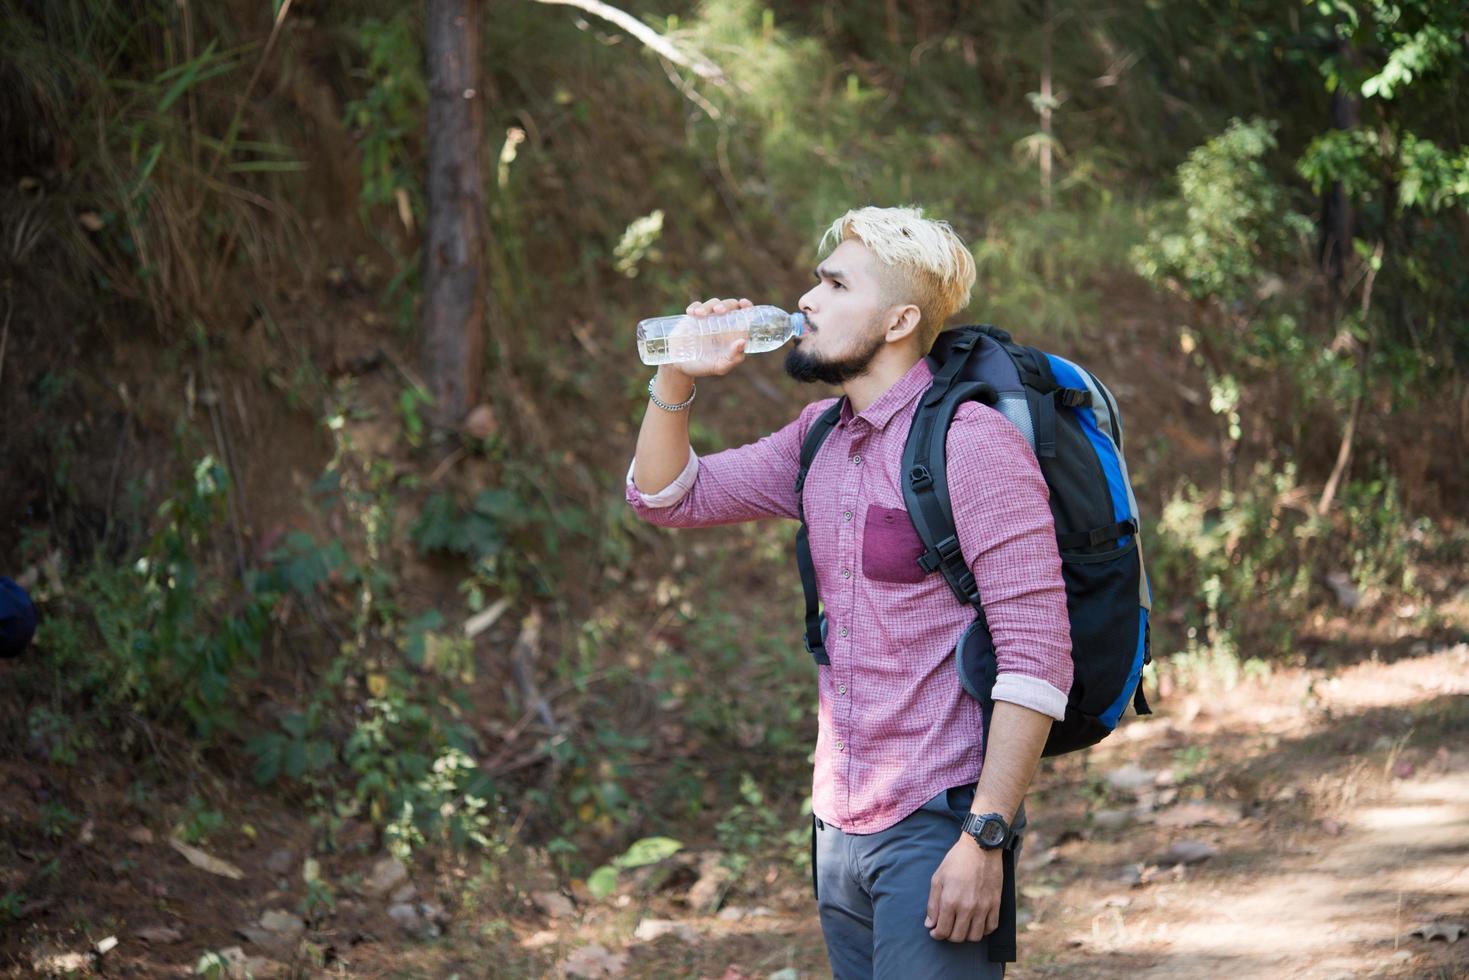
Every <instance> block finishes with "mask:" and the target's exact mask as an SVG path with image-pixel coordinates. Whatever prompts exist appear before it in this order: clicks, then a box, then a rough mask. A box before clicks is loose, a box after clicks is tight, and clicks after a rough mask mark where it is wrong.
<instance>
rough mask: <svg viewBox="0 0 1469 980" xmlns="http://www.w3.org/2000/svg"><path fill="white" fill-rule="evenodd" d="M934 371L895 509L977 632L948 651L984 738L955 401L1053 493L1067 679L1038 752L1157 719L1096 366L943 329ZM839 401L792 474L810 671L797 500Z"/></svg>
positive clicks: (1132, 549) (1130, 532) (818, 643)
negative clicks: (1136, 718)
mask: <svg viewBox="0 0 1469 980" xmlns="http://www.w3.org/2000/svg"><path fill="white" fill-rule="evenodd" d="M929 363H930V366H931V367H932V368H933V370H934V378H933V383H932V384H931V385H930V386H929V388H928V390H927V391H926V392H925V393H924V394H923V396H922V399H923V400H922V402H921V403H920V404H919V407H918V410H917V412H916V413H915V414H914V416H913V426H912V428H911V429H910V430H909V432H908V440H907V443H906V445H905V447H904V451H903V472H904V474H905V478H904V480H903V502H904V504H905V506H906V507H907V509H908V516H909V517H910V519H911V520H912V521H913V526H914V529H915V530H917V532H918V536H919V538H920V539H921V540H922V542H923V546H924V549H925V552H924V554H923V555H922V556H921V557H920V558H919V559H918V564H919V565H920V566H921V567H922V568H923V570H924V571H925V572H928V573H932V572H935V571H937V572H940V573H941V574H942V575H943V576H944V579H945V580H946V581H947V582H948V585H949V588H950V590H951V591H953V593H954V595H955V597H956V598H957V599H958V600H959V601H960V602H963V603H965V604H967V605H972V606H973V607H974V610H975V621H974V623H973V625H971V626H970V627H969V628H968V629H967V630H966V631H965V633H964V635H963V636H962V637H960V639H959V641H958V642H957V643H956V644H955V668H956V670H957V671H958V673H959V680H960V683H961V685H962V686H963V688H964V690H965V691H966V692H968V693H969V695H970V696H972V697H974V698H975V699H976V700H978V701H979V702H980V705H981V706H982V707H983V709H984V719H985V735H986V736H988V734H989V715H990V710H991V709H992V707H993V700H992V699H991V697H990V693H991V691H992V689H993V687H994V682H995V675H996V670H997V665H996V661H995V649H994V643H993V642H992V641H991V639H990V634H989V625H988V623H987V622H986V620H985V614H984V607H983V606H982V605H981V603H980V595H979V589H978V587H977V586H976V584H975V581H974V575H973V574H972V573H971V572H970V571H969V567H968V565H967V563H966V562H965V561H964V556H963V555H962V554H961V553H960V549H959V538H958V534H957V532H956V531H955V528H954V515H953V509H952V507H951V505H950V501H949V491H948V477H947V472H948V470H947V465H946V452H945V436H946V435H947V434H948V430H949V424H950V423H951V422H952V421H953V419H954V413H955V412H956V411H957V410H958V408H959V406H960V405H961V404H963V403H964V402H966V401H970V400H978V401H980V402H983V403H984V404H986V405H989V406H991V407H992V408H994V409H996V410H997V411H999V412H1000V413H1001V414H1002V415H1004V416H1005V417H1006V418H1007V419H1009V420H1010V421H1011V422H1012V423H1013V424H1014V425H1015V426H1016V428H1018V429H1019V430H1020V431H1021V432H1022V433H1023V434H1024V435H1025V437H1026V440H1027V441H1028V442H1029V443H1030V445H1031V448H1032V449H1033V450H1034V451H1035V454H1036V459H1037V460H1038V462H1039V463H1040V468H1041V474H1042V475H1043V476H1044V477H1045V481H1046V485H1047V486H1048V487H1049V488H1050V502H1051V513H1052V516H1053V518H1054V520H1055V525H1056V544H1057V547H1058V550H1059V551H1060V553H1061V575H1062V578H1063V579H1064V580H1065V583H1066V608H1067V612H1068V614H1069V618H1070V621H1071V657H1072V663H1073V666H1074V678H1073V681H1072V684H1071V691H1070V693H1069V695H1068V697H1067V704H1066V717H1065V719H1064V720H1062V721H1058V722H1055V723H1054V724H1053V725H1052V726H1051V733H1050V736H1049V737H1048V738H1047V740H1046V746H1045V750H1044V753H1043V754H1044V755H1048V756H1051V755H1060V754H1061V753H1064V752H1073V751H1076V750H1078V749H1084V748H1087V747H1089V746H1092V745H1095V744H1096V743H1097V742H1100V741H1101V740H1102V739H1103V738H1105V737H1106V736H1107V735H1109V734H1111V732H1112V730H1113V729H1114V728H1115V727H1116V726H1117V722H1118V719H1119V718H1121V716H1122V712H1123V710H1124V709H1125V708H1126V707H1127V703H1128V701H1129V700H1131V701H1132V703H1133V707H1134V709H1135V710H1136V711H1137V713H1138V714H1140V715H1145V714H1151V713H1152V712H1151V709H1150V708H1149V707H1148V703H1147V699H1146V698H1145V697H1144V696H1143V690H1142V684H1141V676H1142V669H1143V665H1144V664H1147V663H1151V662H1152V652H1151V649H1150V638H1149V629H1148V614H1149V611H1150V610H1151V608H1152V593H1151V589H1150V587H1149V584H1148V577H1147V572H1146V570H1145V569H1144V567H1143V557H1142V548H1141V544H1140V542H1139V539H1138V527H1139V525H1138V512H1137V501H1136V499H1135V498H1134V496H1133V492H1132V487H1131V485H1130V484H1129V482H1128V477H1127V464H1126V463H1124V462H1123V459H1122V419H1121V416H1120V414H1119V413H1118V411H1117V402H1116V400H1115V399H1114V398H1113V397H1112V393H1111V392H1110V391H1108V390H1107V388H1106V386H1105V385H1103V384H1102V383H1101V382H1100V381H1098V380H1097V379H1096V377H1095V376H1094V375H1093V374H1092V373H1091V372H1089V371H1087V370H1086V369H1084V368H1082V367H1080V366H1078V365H1076V364H1073V363H1072V362H1070V361H1068V360H1065V359H1064V358H1061V357H1057V356H1056V355H1055V354H1047V353H1045V352H1043V351H1040V350H1038V349H1036V348H1034V347H1027V346H1024V345H1021V344H1017V343H1015V342H1014V341H1013V340H1012V339H1011V337H1010V335H1009V334H1008V333H1006V332H1005V331H1003V330H1000V329H998V328H996V327H991V326H968V327H955V328H953V329H950V330H945V331H943V332H942V333H940V334H939V337H938V340H937V341H936V342H935V344H934V347H933V350H932V352H931V353H930V354H929ZM841 407H842V401H841V400H838V401H837V403H836V404H835V405H833V406H832V407H831V408H830V409H828V410H827V411H826V412H824V413H823V414H822V415H821V416H820V417H819V418H818V419H817V420H816V421H815V422H814V423H813V424H812V426H811V429H810V431H809V432H808V433H807V434H806V439H805V442H804V443H803V444H802V446H801V463H800V471H799V473H798V475H797V477H796V499H797V501H798V505H797V506H798V509H799V513H800V518H801V527H800V529H799V530H798V531H797V533H796V562H797V565H798V567H799V568H800V572H801V585H802V587H803V589H804V590H805V593H806V649H807V650H808V651H810V653H811V655H812V656H813V657H814V658H815V660H816V662H817V663H818V664H827V663H830V662H831V661H830V659H829V658H828V657H827V655H826V649H825V643H824V640H825V637H826V617H825V615H824V614H822V613H821V612H820V606H819V601H818V597H817V593H816V570H815V566H814V565H813V564H812V562H811V549H810V546H809V543H808V535H807V530H806V517H805V510H804V506H803V505H802V504H801V503H800V500H801V491H802V489H803V488H804V487H805V483H806V473H807V471H808V469H809V468H810V466H811V461H812V460H813V459H815V458H816V452H817V450H818V449H820V448H821V444H822V443H823V442H824V441H825V440H826V437H827V436H828V435H829V434H830V433H831V430H832V428H833V427H834V426H835V425H836V423H837V419H838V417H839V416H840V414H841Z"/></svg>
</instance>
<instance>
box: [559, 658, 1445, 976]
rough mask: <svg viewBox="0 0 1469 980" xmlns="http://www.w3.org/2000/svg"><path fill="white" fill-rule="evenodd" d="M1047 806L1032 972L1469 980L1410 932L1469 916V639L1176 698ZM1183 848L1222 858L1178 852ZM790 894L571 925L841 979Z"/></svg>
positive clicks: (1038, 854)
mask: <svg viewBox="0 0 1469 980" xmlns="http://www.w3.org/2000/svg"><path fill="white" fill-rule="evenodd" d="M1032 799H1033V803H1032V820H1033V822H1034V823H1035V824H1036V825H1037V827H1038V831H1037V833H1036V834H1035V836H1034V838H1033V839H1032V841H1031V842H1030V843H1029V844H1028V848H1027V854H1026V858H1025V867H1024V870H1023V871H1022V874H1023V877H1022V881H1021V884H1022V888H1023V892H1024V895H1025V898H1024V900H1023V905H1024V907H1025V910H1024V912H1023V913H1022V914H1023V915H1025V916H1026V917H1027V918H1028V920H1029V922H1028V925H1027V926H1026V927H1025V928H1024V929H1023V931H1022V937H1021V949H1022V963H1020V964H1019V965H1017V966H1016V967H1014V968H1012V970H1011V971H1010V975H1011V976H1012V977H1015V978H1018V980H1026V978H1041V977H1047V978H1078V980H1079V978H1088V980H1123V978H1127V980H1139V978H1170V980H1174V978H1215V977H1230V978H1254V977H1258V978H1269V980H1275V978H1301V980H1306V978H1311V980H1335V978H1347V977H1374V976H1375V977H1438V978H1462V977H1469V936H1466V937H1465V938H1463V939H1460V940H1459V941H1458V942H1455V943H1450V942H1447V941H1444V940H1436V941H1429V940H1427V939H1424V938H1421V937H1419V936H1415V935H1413V931H1414V930H1415V929H1418V928H1420V927H1423V926H1425V925H1428V924H1431V923H1434V922H1453V923H1464V924H1465V925H1469V647H1465V646H1464V645H1459V646H1457V647H1453V648H1448V649H1443V650H1438V651H1422V652H1420V653H1418V654H1416V655H1410V656H1406V657H1404V658H1403V659H1400V660H1397V661H1395V662H1392V663H1382V662H1376V661H1368V662H1363V663H1360V664H1356V665H1351V666H1345V667H1337V668H1335V669H1334V670H1333V671H1331V672H1330V673H1328V672H1327V671H1326V670H1286V671H1277V672H1274V673H1273V674H1271V675H1270V676H1268V677H1264V678H1260V679H1256V680H1253V681H1250V682H1248V683H1245V684H1240V685H1237V686H1234V687H1233V688H1232V689H1228V690H1225V689H1223V688H1222V687H1208V686H1205V687H1204V688H1202V689H1200V690H1198V691H1196V692H1194V693H1190V694H1188V695H1179V696H1175V697H1173V698H1171V699H1170V710H1169V711H1168V712H1166V713H1162V714H1160V715H1159V716H1157V717H1155V718H1152V719H1146V720H1139V721H1134V722H1132V723H1130V724H1129V725H1128V727H1127V728H1126V729H1125V730H1124V731H1123V732H1122V733H1120V734H1119V735H1118V736H1117V737H1115V738H1114V739H1113V740H1112V741H1110V742H1109V743H1107V744H1106V745H1105V746H1103V747H1101V748H1099V749H1098V750H1095V751H1094V753H1093V754H1092V755H1091V756H1090V757H1089V758H1087V759H1084V760H1082V759H1077V760H1063V761H1061V762H1060V763H1059V764H1057V765H1054V766H1052V767H1048V769H1047V772H1046V774H1045V775H1044V776H1043V778H1042V781H1041V785H1040V786H1039V787H1038V789H1037V791H1036V793H1035V794H1034V795H1033V798H1032ZM1182 842H1187V843H1190V844H1193V845H1202V846H1203V848H1206V849H1208V850H1209V851H1210V852H1211V856H1209V857H1208V858H1207V859H1205V860H1202V861H1200V862H1198V863H1180V862H1177V861H1175V860H1173V859H1172V858H1168V859H1162V856H1163V855H1165V854H1166V853H1167V852H1168V851H1169V849H1170V847H1174V846H1179V845H1180V844H1181V843H1182ZM1201 849H1202V848H1201ZM781 896H782V897H783V899H784V900H783V901H777V902H775V903H774V905H775V908H774V909H773V910H772V914H770V915H766V916H761V917H757V918H754V919H746V920H744V921H741V922H737V923H732V922H728V921H723V920H720V919H718V918H715V917H703V918H683V919H679V920H678V921H681V922H683V923H685V924H686V925H688V926H689V927H690V928H691V930H692V933H693V936H694V939H693V941H690V940H689V937H688V935H686V936H685V937H684V938H683V939H680V938H677V937H675V936H668V937H666V938H662V939H659V940H657V941H656V942H652V943H638V942H636V941H633V942H631V943H630V944H628V945H618V944H617V943H616V942H615V940H614V941H613V942H611V943H609V942H608V940H609V937H612V936H616V935H617V934H618V932H620V931H621V930H619V929H618V928H617V927H616V926H615V925H614V923H615V922H616V921H617V919H618V918H619V916H618V914H617V913H612V914H610V915H598V914H597V913H596V912H595V911H593V912H592V913H591V915H590V916H588V918H587V919H585V920H583V922H584V925H583V929H587V930H589V932H586V933H583V935H582V937H578V938H573V937H571V936H560V937H558V939H559V940H562V941H565V940H570V942H568V943H567V944H566V945H565V946H563V947H562V948H563V949H572V948H574V947H575V946H576V945H577V944H578V943H580V942H585V941H589V940H590V939H591V938H592V936H593V935H595V936H596V937H598V941H600V942H602V943H604V944H605V945H606V948H608V949H609V951H613V950H621V951H622V952H625V953H626V954H627V959H626V960H622V961H618V963H617V965H618V966H619V967H620V968H621V969H623V970H624V971H625V973H624V975H627V976H636V977H654V976H657V977H664V976H666V977H710V978H720V977H723V978H727V980H738V978H744V977H749V978H754V977H766V976H770V975H771V974H776V975H778V976H782V977H794V976H800V977H820V976H825V975H828V974H827V972H826V964H825V959H824V957H823V955H822V947H821V939H820V934H819V932H818V931H817V929H816V927H815V924H814V921H813V918H812V916H811V914H810V908H809V906H808V905H807V903H806V902H805V900H804V895H803V893H802V892H801V891H800V889H799V887H797V886H796V885H794V884H791V883H787V885H786V886H785V890H784V891H783V892H782V893H781ZM660 915H675V916H676V915H677V912H676V911H675V910H673V909H671V908H668V907H663V908H662V909H661V910H660V909H659V908H657V907H637V908H632V909H627V910H624V911H623V913H622V914H621V921H622V922H623V923H624V925H623V926H622V929H623V930H629V929H633V928H635V923H637V922H640V921H642V920H643V919H645V918H647V917H650V916H660ZM623 935H626V933H625V932H624V933H623ZM561 962H562V963H564V962H565V960H562V961H561ZM780 970H786V971H790V970H794V971H795V972H794V973H791V972H786V973H784V974H779V973H777V971H780Z"/></svg>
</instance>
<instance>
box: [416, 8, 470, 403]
mask: <svg viewBox="0 0 1469 980" xmlns="http://www.w3.org/2000/svg"><path fill="white" fill-rule="evenodd" d="M481 9H482V8H481V0H428V90H429V98H428V184H427V190H428V225H427V228H426V232H427V235H426V237H427V241H426V243H425V248H424V260H423V330H424V375H425V377H426V380H427V383H428V386H429V389H430V391H429V393H430V394H431V395H433V398H434V416H435V418H436V419H437V421H438V422H439V424H440V425H455V424H457V423H459V422H460V421H462V420H463V418H464V416H465V414H466V413H467V412H468V411H469V410H470V409H471V408H473V407H474V406H475V404H476V403H477V402H478V400H479V381H480V373H481V370H482V369H483V366H484V365H483V360H484V317H485V285H484V276H483V265H484V261H483V260H484V252H485V224H484V208H485V200H484V181H483V167H482V165H481V156H482V150H481V148H482V147H483V145H484V113H483V112H482V111H481V109H480V101H481V94H480V91H479V67H480V66H479V59H480V36H481V21H480V12H481Z"/></svg>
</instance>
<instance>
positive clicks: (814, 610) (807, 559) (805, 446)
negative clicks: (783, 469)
mask: <svg viewBox="0 0 1469 980" xmlns="http://www.w3.org/2000/svg"><path fill="white" fill-rule="evenodd" d="M846 401H847V400H846V399H845V398H839V399H837V402H836V404H835V405H833V406H832V407H831V408H828V409H827V410H826V411H825V412H823V413H821V415H820V417H818V418H817V419H816V421H815V422H813V423H812V424H811V428H810V429H809V430H808V431H807V432H806V439H805V441H803V442H802V443H801V468H800V469H799V470H798V471H797V472H796V514H797V515H798V516H799V517H800V519H801V527H800V529H799V530H798V531H796V567H797V568H798V569H800V572H801V589H802V591H804V592H805V593H806V650H807V652H808V653H810V654H811V656H812V657H813V658H814V659H815V660H816V662H817V663H818V664H829V663H831V658H830V657H828V656H827V655H826V642H825V641H826V617H824V616H823V615H822V614H821V598H820V596H819V595H818V594H817V591H816V565H815V564H814V563H813V562H812V561H811V542H810V534H809V533H808V531H807V528H806V504H805V498H804V496H803V491H804V490H805V489H806V474H807V473H808V472H809V471H810V469H811V461H812V460H814V459H815V458H816V453H817V450H819V449H820V448H821V444H822V443H824V442H825V441H826V437H827V436H829V435H831V430H832V429H834V428H836V424H837V420H838V419H839V418H841V415H842V406H843V405H844V404H846Z"/></svg>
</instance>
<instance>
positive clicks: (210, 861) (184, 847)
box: [168, 837, 245, 881]
mask: <svg viewBox="0 0 1469 980" xmlns="http://www.w3.org/2000/svg"><path fill="white" fill-rule="evenodd" d="M168 842H169V844H171V845H172V846H173V849H174V850H175V851H178V852H179V853H180V854H182V855H183V856H184V859H185V860H187V861H188V862H189V863H190V864H192V865H193V866H194V867H196V868H198V869H200V870H201V871H208V872H209V873H210V874H212V875H219V876H220V877H221V878H233V879H235V880H236V881H239V880H240V879H242V878H244V877H245V872H243V871H241V870H240V869H239V868H237V867H235V866H234V865H233V864H230V863H229V862H228V861H223V860H221V859H219V858H217V857H215V856H214V855H213V854H209V853H207V852H205V851H201V850H199V848H197V847H194V846H193V845H192V844H185V843H184V842H183V841H181V840H179V839H178V838H177V837H170V838H169V839H168Z"/></svg>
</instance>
